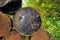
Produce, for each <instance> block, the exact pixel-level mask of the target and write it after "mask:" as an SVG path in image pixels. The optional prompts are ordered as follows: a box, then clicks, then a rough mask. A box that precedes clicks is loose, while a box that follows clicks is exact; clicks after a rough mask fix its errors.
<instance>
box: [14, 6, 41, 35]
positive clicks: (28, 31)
mask: <svg viewBox="0 0 60 40" xmlns="http://www.w3.org/2000/svg"><path fill="white" fill-rule="evenodd" d="M13 23H14V28H15V30H16V31H17V32H19V33H20V34H22V35H24V36H26V35H27V36H31V35H33V34H34V33H35V32H37V31H38V30H39V28H40V27H41V17H40V14H39V12H37V11H36V10H34V9H32V8H30V7H25V8H22V9H20V10H19V11H18V12H16V15H15V17H14V21H13Z"/></svg>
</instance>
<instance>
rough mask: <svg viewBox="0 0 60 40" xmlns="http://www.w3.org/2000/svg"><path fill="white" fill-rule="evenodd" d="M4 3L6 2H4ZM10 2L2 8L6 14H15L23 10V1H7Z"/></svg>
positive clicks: (0, 8) (0, 9)
mask: <svg viewBox="0 0 60 40" xmlns="http://www.w3.org/2000/svg"><path fill="white" fill-rule="evenodd" d="M3 1H4V0H3ZM6 1H8V2H7V3H6V4H5V5H4V6H2V7H0V11H2V12H4V13H5V14H15V12H16V11H17V10H18V9H20V8H21V5H22V0H6Z"/></svg>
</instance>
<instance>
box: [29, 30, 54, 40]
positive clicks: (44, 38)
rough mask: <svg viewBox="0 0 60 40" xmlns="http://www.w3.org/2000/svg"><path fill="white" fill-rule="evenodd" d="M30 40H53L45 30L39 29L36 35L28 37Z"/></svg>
mask: <svg viewBox="0 0 60 40" xmlns="http://www.w3.org/2000/svg"><path fill="white" fill-rule="evenodd" d="M30 40H54V38H53V37H52V35H51V34H50V33H49V32H47V31H46V30H43V29H40V30H39V31H37V32H36V34H34V35H33V36H31V37H30Z"/></svg>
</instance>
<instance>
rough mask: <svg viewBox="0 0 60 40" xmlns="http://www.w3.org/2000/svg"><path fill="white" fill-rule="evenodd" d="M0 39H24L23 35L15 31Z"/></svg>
mask: <svg viewBox="0 0 60 40" xmlns="http://www.w3.org/2000/svg"><path fill="white" fill-rule="evenodd" d="M2 40H24V37H23V36H22V35H20V34H19V33H17V32H16V31H11V32H9V34H7V35H6V36H4V37H3V39H2Z"/></svg>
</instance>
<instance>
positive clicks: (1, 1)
mask: <svg viewBox="0 0 60 40" xmlns="http://www.w3.org/2000/svg"><path fill="white" fill-rule="evenodd" d="M9 1H10V0H0V7H2V6H4V5H6V4H7V3H8V2H9Z"/></svg>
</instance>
